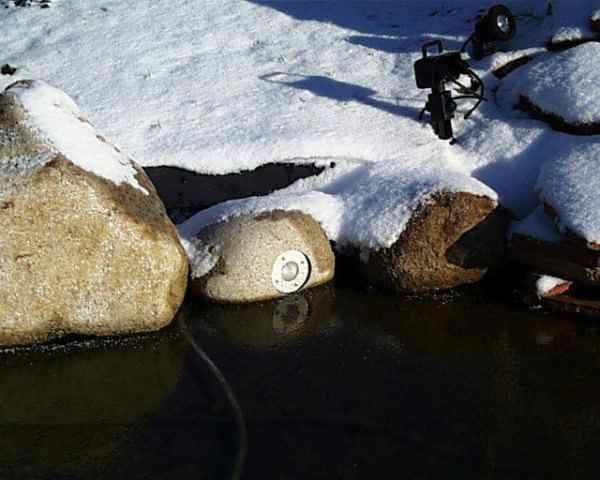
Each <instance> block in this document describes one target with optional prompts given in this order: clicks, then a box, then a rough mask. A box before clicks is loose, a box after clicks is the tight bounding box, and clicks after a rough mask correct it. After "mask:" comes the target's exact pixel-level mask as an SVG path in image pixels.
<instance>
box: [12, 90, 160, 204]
mask: <svg viewBox="0 0 600 480" xmlns="http://www.w3.org/2000/svg"><path fill="white" fill-rule="evenodd" d="M4 94H5V95H8V96H11V97H14V98H15V99H16V100H17V102H18V103H19V104H21V105H22V107H23V109H24V110H25V112H26V119H25V123H26V125H27V126H28V127H29V128H31V129H32V130H33V131H35V132H36V133H37V134H39V135H40V137H41V138H42V139H43V141H44V143H46V144H47V145H48V146H49V147H50V148H51V149H52V150H53V151H54V152H55V153H61V154H62V155H63V156H64V157H65V158H67V159H68V160H69V161H71V162H72V163H73V164H75V165H77V166H78V167H80V168H82V169H84V170H86V171H88V172H91V173H93V174H95V175H97V176H99V177H102V178H104V179H106V180H109V181H111V182H113V183H115V184H116V185H121V184H123V183H126V184H129V185H131V186H132V187H134V188H137V189H138V190H141V191H142V192H144V193H145V194H148V191H147V190H146V189H145V188H144V187H142V186H141V185H140V184H139V183H138V181H137V179H136V175H137V171H136V169H135V167H134V165H133V162H132V161H131V159H129V158H128V157H127V156H126V155H125V154H123V153H122V152H121V151H119V150H118V149H117V147H115V146H113V145H111V144H110V143H108V142H107V141H105V140H104V139H103V138H102V137H101V136H99V135H98V134H97V133H96V130H95V129H94V127H93V126H92V125H91V124H90V123H89V122H88V121H87V120H86V119H85V118H84V117H83V114H82V113H81V111H80V110H79V107H78V106H77V104H76V103H75V102H74V101H73V100H72V99H71V98H70V97H69V96H68V95H67V94H66V93H64V92H62V91H61V90H59V89H57V88H54V87H52V86H50V85H48V84H47V83H45V82H43V81H40V80H33V81H21V82H17V83H14V84H12V85H11V86H9V87H8V88H7V89H6V90H5V92H4ZM2 140H3V139H2V138H0V141H2ZM50 158H51V155H41V156H39V157H37V158H34V159H28V160H27V161H26V162H25V163H24V164H18V167H19V168H27V169H29V168H32V167H34V166H41V165H40V164H43V163H45V162H47V161H48V160H49V159H50ZM12 163H13V164H15V162H14V161H13V162H12Z"/></svg>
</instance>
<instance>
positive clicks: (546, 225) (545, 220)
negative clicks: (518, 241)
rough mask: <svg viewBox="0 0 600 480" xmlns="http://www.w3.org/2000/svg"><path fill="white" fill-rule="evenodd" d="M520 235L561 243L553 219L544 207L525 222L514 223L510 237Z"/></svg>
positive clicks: (540, 207) (539, 208) (536, 210)
mask: <svg viewBox="0 0 600 480" xmlns="http://www.w3.org/2000/svg"><path fill="white" fill-rule="evenodd" d="M514 234H520V235H524V236H527V237H532V238H537V239H538V240H543V241H545V242H550V243H558V242H560V239H561V237H560V233H559V232H558V230H557V229H556V225H555V224H554V222H553V221H552V219H551V218H550V217H549V216H548V215H547V214H546V212H545V211H544V206H543V205H540V206H539V207H537V208H536V209H535V210H534V211H533V212H532V213H531V214H530V215H528V216H527V217H525V218H524V219H523V220H521V221H518V222H513V224H512V226H511V230H510V236H512V235H514Z"/></svg>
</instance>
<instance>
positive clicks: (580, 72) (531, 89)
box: [502, 42, 600, 124]
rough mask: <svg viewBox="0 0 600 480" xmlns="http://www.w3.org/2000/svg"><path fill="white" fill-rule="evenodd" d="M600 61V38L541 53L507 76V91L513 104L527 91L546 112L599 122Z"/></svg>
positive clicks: (578, 121) (579, 121) (573, 120)
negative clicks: (561, 49) (599, 69)
mask: <svg viewBox="0 0 600 480" xmlns="http://www.w3.org/2000/svg"><path fill="white" fill-rule="evenodd" d="M599 65H600V43H598V42H589V43H584V44H583V45H580V46H578V47H575V48H571V49H569V50H566V51H564V52H561V53H555V54H545V55H540V56H538V57H537V58H536V59H534V60H533V61H531V62H530V63H529V64H527V65H526V66H524V67H522V68H521V69H519V70H518V71H516V72H514V74H512V75H509V76H508V77H507V79H506V81H505V82H504V85H503V86H502V89H503V94H504V95H507V99H508V100H509V101H512V103H513V104H516V102H517V101H518V97H519V95H524V96H526V97H527V98H528V99H529V100H531V101H532V103H533V104H535V105H537V106H538V107H540V108H541V109H542V110H544V111H545V112H549V113H553V114H555V115H558V116H560V117H561V118H563V119H565V120H566V121H567V122H569V123H572V124H589V123H599V122H600V88H599V83H598V66H599Z"/></svg>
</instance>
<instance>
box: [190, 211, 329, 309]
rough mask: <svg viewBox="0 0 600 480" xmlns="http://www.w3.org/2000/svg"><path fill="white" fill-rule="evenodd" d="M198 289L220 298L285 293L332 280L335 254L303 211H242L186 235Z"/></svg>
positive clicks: (242, 300) (235, 300)
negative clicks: (190, 234) (256, 212)
mask: <svg viewBox="0 0 600 480" xmlns="http://www.w3.org/2000/svg"><path fill="white" fill-rule="evenodd" d="M184 245H185V248H186V250H187V251H188V255H189V257H190V266H191V282H192V283H191V288H192V291H193V292H194V293H196V294H197V295H199V296H202V297H204V298H207V299H209V300H211V301H214V302H219V303H247V302H254V301H260V300H268V299H272V298H278V297H282V296H284V295H286V294H288V293H292V292H297V291H300V290H304V289H307V288H311V287H314V286H317V285H321V284H323V283H325V282H328V281H329V280H331V279H332V278H333V275H334V267H335V259H334V256H333V252H332V250H331V247H330V245H329V241H328V240H327V237H326V236H325V234H324V232H323V230H322V229H321V227H320V226H319V224H318V223H317V222H315V221H314V220H313V219H312V218H311V217H310V216H308V215H305V214H303V213H301V212H298V211H287V212H286V211H282V210H278V211H271V212H265V213H262V214H259V215H256V216H252V215H243V216H240V217H235V218H231V219H229V220H227V221H223V222H219V223H216V224H212V225H207V226H205V227H203V228H201V229H200V230H199V231H197V232H196V233H195V234H194V235H193V236H188V237H187V239H184Z"/></svg>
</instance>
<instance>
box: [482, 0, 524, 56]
mask: <svg viewBox="0 0 600 480" xmlns="http://www.w3.org/2000/svg"><path fill="white" fill-rule="evenodd" d="M516 32H517V21H516V20H515V16H514V15H513V14H512V12H511V11H510V10H509V9H508V7H506V6H504V5H494V6H493V7H491V8H490V9H489V10H488V11H487V13H486V14H485V15H484V16H483V17H482V18H481V19H480V20H479V21H478V22H477V23H476V24H475V33H474V34H473V47H474V56H475V58H481V57H483V56H485V55H488V54H489V53H492V52H493V51H495V48H494V47H493V45H490V44H493V43H494V42H506V41H508V40H510V39H511V38H513V37H514V36H515V33H516Z"/></svg>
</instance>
